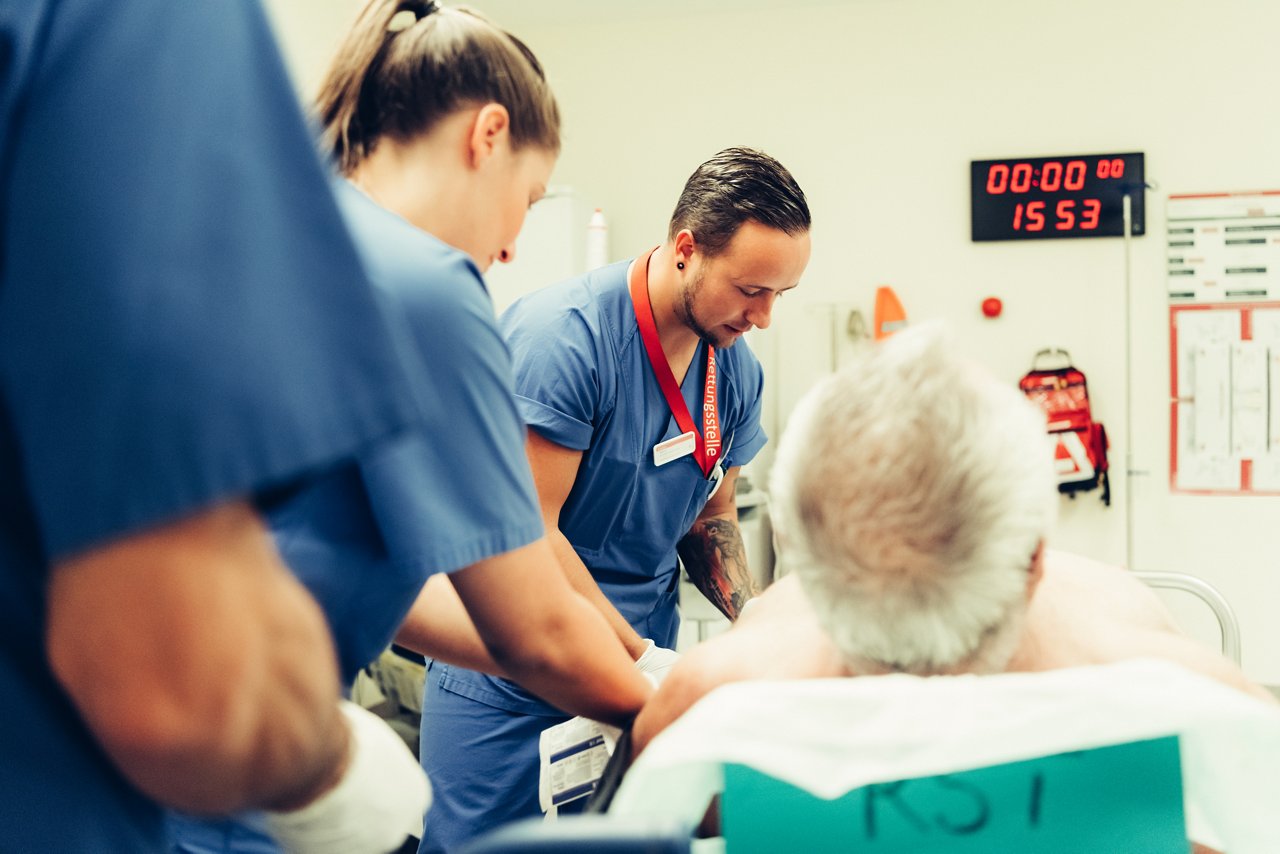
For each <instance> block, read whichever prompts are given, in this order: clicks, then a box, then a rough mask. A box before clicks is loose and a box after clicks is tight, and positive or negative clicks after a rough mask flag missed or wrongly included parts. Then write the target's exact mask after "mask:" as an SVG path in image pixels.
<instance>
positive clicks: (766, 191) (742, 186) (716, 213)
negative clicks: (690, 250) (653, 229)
mask: <svg viewBox="0 0 1280 854" xmlns="http://www.w3.org/2000/svg"><path fill="white" fill-rule="evenodd" d="M747 220H754V221H756V222H758V223H760V224H761V225H765V226H768V227H770V228H776V229H778V230H780V231H784V232H786V233H787V234H789V235H791V236H793V237H794V236H795V235H797V234H803V233H804V232H806V231H808V230H809V204H808V202H806V201H805V198H804V191H803V190H801V189H800V185H799V184H797V183H796V179H795V178H793V177H791V173H790V172H788V171H787V170H786V168H785V167H784V166H783V165H782V164H781V163H779V162H778V161H776V160H774V159H773V158H772V157H770V156H769V155H767V154H765V153H763V152H761V151H755V150H754V149H750V148H726V149H725V150H724V151H721V152H720V153H719V154H717V155H715V156H714V157H712V158H711V159H710V160H708V161H707V162H706V163H703V164H702V165H701V166H699V167H698V168H697V169H695V170H694V172H693V174H692V175H690V176H689V180H688V181H686V182H685V184H684V190H683V191H682V192H681V193H680V200H679V201H678V202H676V209H675V212H674V213H673V214H671V226H670V228H669V229H668V231H667V239H668V240H671V239H674V238H675V236H676V235H677V234H679V233H680V231H681V230H682V229H686V228H687V229H689V231H691V232H693V237H694V240H696V241H697V244H698V248H699V249H700V250H701V251H702V252H704V253H705V254H707V255H709V256H715V255H719V254H720V253H721V252H723V251H724V248H725V247H726V246H728V245H729V241H730V240H732V239H733V236H734V235H735V234H737V233H738V229H739V228H740V227H741V226H742V224H743V223H744V222H746V221H747Z"/></svg>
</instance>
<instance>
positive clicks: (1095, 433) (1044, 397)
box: [1018, 349, 1111, 507]
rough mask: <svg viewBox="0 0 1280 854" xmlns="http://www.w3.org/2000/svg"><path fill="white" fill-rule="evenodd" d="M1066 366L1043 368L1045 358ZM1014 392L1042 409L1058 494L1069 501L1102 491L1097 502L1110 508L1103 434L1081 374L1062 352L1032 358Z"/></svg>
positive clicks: (1068, 356) (1052, 351)
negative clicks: (1079, 494)
mask: <svg viewBox="0 0 1280 854" xmlns="http://www.w3.org/2000/svg"><path fill="white" fill-rule="evenodd" d="M1052 357H1057V361H1059V362H1064V363H1065V365H1063V366H1062V367H1057V368H1045V367H1043V365H1042V363H1043V362H1045V361H1048V360H1049V358H1052ZM1018 387H1019V388H1021V389H1022V393H1023V394H1025V395H1026V396H1027V397H1029V398H1030V399H1031V400H1032V402H1034V403H1035V404H1036V405H1037V406H1039V407H1040V408H1041V409H1042V410H1044V414H1045V416H1046V417H1047V419H1048V427H1049V435H1050V436H1053V437H1054V438H1055V439H1057V444H1056V447H1055V450H1054V466H1055V468H1056V469H1057V472H1058V491H1059V492H1065V493H1067V494H1068V495H1070V496H1071V497H1072V498H1075V494H1076V493H1077V492H1080V491H1082V490H1087V489H1097V488H1098V487H1101V488H1102V503H1103V504H1105V505H1107V506H1108V507H1110V506H1111V482H1110V481H1109V480H1108V479H1107V431H1106V429H1105V428H1104V427H1103V426H1102V425H1101V424H1099V423H1098V422H1097V421H1094V420H1093V415H1092V413H1091V412H1090V409H1089V389H1088V385H1087V384H1086V383H1085V378H1084V374H1083V373H1081V372H1080V371H1079V370H1077V369H1076V368H1075V367H1073V366H1072V364H1071V355H1070V354H1069V353H1068V352H1067V351H1066V350H1056V349H1047V350H1041V351H1040V352H1038V353H1036V355H1035V357H1034V358H1033V359H1032V360H1031V370H1030V371H1028V372H1027V375H1026V376H1024V377H1023V378H1022V379H1021V380H1020V381H1019V382H1018Z"/></svg>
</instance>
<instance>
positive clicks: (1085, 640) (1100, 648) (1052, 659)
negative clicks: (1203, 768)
mask: <svg viewBox="0 0 1280 854" xmlns="http://www.w3.org/2000/svg"><path fill="white" fill-rule="evenodd" d="M1025 638H1026V642H1025V643H1024V644H1023V646H1022V647H1021V648H1020V649H1019V652H1018V655H1017V657H1015V663H1014V668H1013V669H1021V670H1050V669H1054V668H1058V667H1074V666H1082V665H1089V664H1105V663H1110V662H1114V661H1122V660H1126V659H1133V658H1160V659H1164V660H1166V661H1172V662H1175V663H1177V664H1180V665H1182V666H1183V667H1186V668H1187V669H1188V670H1192V671H1195V672H1197V673H1200V674H1202V675H1205V676H1209V677H1211V678H1213V679H1216V680H1218V681H1220V682H1222V683H1224V684H1226V685H1229V686H1231V687H1233V688H1236V689H1238V690H1240V691H1243V692H1245V693H1247V694H1250V695H1252V696H1255V697H1257V698H1259V699H1262V700H1266V701H1268V702H1274V698H1273V697H1272V696H1271V694H1270V693H1269V692H1268V691H1267V690H1266V689H1264V688H1262V687H1261V686H1259V685H1257V684H1256V683H1254V682H1252V681H1251V680H1250V679H1249V678H1248V677H1246V676H1245V675H1244V673H1243V672H1242V671H1241V670H1240V668H1239V667H1237V666H1236V665H1235V664H1234V663H1233V662H1231V661H1228V660H1227V659H1226V658H1224V657H1223V656H1222V655H1220V654H1219V653H1218V652H1217V651H1216V650H1214V649H1210V648H1208V647H1207V646H1205V645H1204V644H1202V643H1200V642H1199V641H1196V640H1194V639H1192V638H1190V637H1188V636H1187V635H1186V634H1184V633H1183V632H1182V631H1181V629H1179V628H1178V626H1177V623H1176V622H1175V621H1174V619H1173V617H1172V616H1171V615H1170V613H1169V611H1168V609H1166V608H1165V607H1164V603H1163V602H1161V600H1160V598H1159V596H1157V595H1156V594H1155V593H1154V592H1153V591H1152V590H1151V588H1149V587H1148V586H1147V585H1146V584H1144V583H1142V581H1140V580H1139V579H1137V578H1135V577H1134V576H1133V575H1132V574H1131V573H1129V572H1128V571H1127V570H1124V569H1121V568H1119V567H1115V566H1109V565H1107V564H1104V563H1099V562H1098V561H1094V560H1090V559H1088V558H1084V557H1081V556H1079V555H1072V554H1068V553H1066V552H1056V551H1051V552H1049V553H1048V554H1047V555H1046V561H1045V574H1044V578H1043V579H1042V580H1041V582H1040V585H1039V586H1038V587H1037V589H1036V591H1035V594H1034V595H1033V596H1032V599H1031V606H1030V608H1029V610H1028V613H1027V629H1026V632H1025Z"/></svg>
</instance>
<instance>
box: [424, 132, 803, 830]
mask: <svg viewBox="0 0 1280 854" xmlns="http://www.w3.org/2000/svg"><path fill="white" fill-rule="evenodd" d="M809 224H810V217H809V209H808V206H807V203H806V201H805V197H804V194H803V192H802V191H801V190H800V187H799V186H798V185H797V184H796V182H795V180H794V178H792V176H791V174H790V173H789V172H788V171H787V170H786V169H785V168H783V166H782V165H781V164H779V163H778V162H777V161H776V160H774V159H773V158H771V157H769V156H768V155H765V154H762V153H760V152H758V151H753V150H750V149H744V148H733V149H728V150H726V151H722V152H720V153H719V154H717V155H716V156H715V157H713V158H712V159H711V160H709V161H707V162H706V163H704V164H702V165H701V166H699V167H698V169H697V170H696V171H695V172H694V174H693V175H692V176H691V177H690V178H689V180H688V182H687V183H686V185H685V188H684V191H683V193H682V194H681V196H680V200H679V202H678V203H677V206H676V210H675V213H674V215H673V216H672V219H671V223H670V226H669V229H668V235H667V240H666V242H664V243H663V244H662V245H661V246H658V247H657V248H656V249H654V250H652V251H646V252H644V253H643V254H641V255H640V256H639V257H638V258H636V259H634V260H633V261H631V262H624V263H619V264H615V265H612V266H609V267H604V268H602V269H599V270H596V271H593V272H590V273H588V274H586V275H585V276H582V277H579V278H577V279H573V280H570V281H568V282H564V283H561V284H559V285H555V286H553V287H550V288H547V289H545V290H543V291H540V292H537V293H535V294H532V295H530V296H527V297H525V298H524V299H522V300H520V301H519V302H517V303H516V304H515V305H513V306H512V307H511V308H510V309H509V310H508V311H507V312H506V314H505V315H504V316H503V318H502V326H503V331H504V334H505V335H506V337H507V341H508V344H509V345H510V347H511V353H512V359H513V361H514V364H515V371H516V394H517V403H518V404H519V407H520V413H521V415H522V416H523V417H524V420H525V421H526V423H527V424H528V425H529V426H530V428H531V430H530V434H529V439H528V443H527V448H526V450H527V452H528V455H529V459H530V462H531V464H532V468H533V475H534V483H535V486H536V487H537V491H538V496H539V501H540V504H541V507H542V513H543V517H544V519H545V520H546V525H547V530H548V532H549V536H550V538H551V540H552V545H553V547H554V548H555V550H556V554H557V557H558V558H559V561H560V563H561V566H562V567H563V569H564V571H565V573H566V574H567V575H568V577H569V579H570V582H571V584H572V585H573V587H574V588H575V589H576V590H578V591H579V592H580V593H582V594H583V595H584V596H586V597H587V598H588V599H590V600H591V601H592V602H594V603H595V604H596V606H597V607H598V608H599V609H600V610H601V612H603V613H604V614H605V615H606V617H607V618H608V619H609V621H610V623H611V625H612V626H613V627H614V630H615V632H616V633H617V634H618V636H619V637H620V638H621V639H622V641H623V644H624V645H625V646H626V647H627V649H628V651H629V652H630V653H631V655H632V657H633V658H635V659H637V664H638V665H639V666H640V667H641V669H642V670H645V669H652V670H660V669H661V668H662V666H663V665H664V664H665V666H669V665H670V663H671V660H672V659H673V658H674V653H672V652H670V647H671V646H673V645H674V643H675V639H676V632H677V629H678V627H679V615H678V613H677V610H676V597H677V587H678V580H679V576H678V565H677V552H678V554H679V557H680V559H681V560H683V562H684V564H685V567H686V568H687V570H688V572H689V575H690V577H691V579H693V581H694V582H695V584H697V585H698V587H699V589H701V590H702V591H703V592H704V594H706V595H707V596H708V598H709V599H711V601H712V602H714V603H715V604H716V605H717V606H718V607H720V609H721V610H722V611H724V613H725V614H726V615H727V616H729V617H730V618H731V619H733V618H736V617H737V614H738V613H739V612H740V610H741V608H742V606H743V604H745V602H746V600H747V599H748V598H750V596H751V595H752V594H753V593H754V592H755V591H754V589H753V587H752V584H751V580H750V574H749V573H748V572H747V567H746V560H745V554H744V549H743V545H742V538H741V533H740V531H739V530H738V524H737V509H736V506H735V503H734V483H735V480H736V478H737V473H738V469H739V467H740V466H742V465H743V464H745V463H747V462H749V461H750V460H751V459H752V457H754V456H755V454H756V453H757V452H758V451H759V450H760V448H761V447H762V446H763V445H764V443H765V441H766V437H765V434H764V431H763V430H762V429H761V427H760V393H761V389H762V386H763V373H762V371H761V368H760V363H759V362H758V361H757V360H756V358H755V357H754V356H753V355H752V353H751V351H750V350H749V349H747V348H746V347H745V346H743V345H740V344H739V343H738V342H739V339H740V338H741V337H742V335H743V334H744V333H745V332H747V331H748V330H750V329H752V328H765V327H767V326H768V325H769V320H770V314H771V311H772V309H773V304H774V302H775V300H777V299H778V297H779V296H780V295H781V294H782V293H784V292H785V291H787V290H790V289H791V288H793V287H795V286H796V285H797V284H798V283H799V280H800V277H801V274H802V273H803V271H804V269H805V267H806V265H807V264H808V261H809ZM565 719H566V718H565V716H564V715H563V714H562V713H560V712H559V711H558V710H556V709H554V708H553V707H551V706H549V705H547V704H546V703H543V702H542V701H540V700H538V699H537V698H535V697H534V696H532V695H531V694H529V693H528V692H526V691H524V690H522V689H520V688H519V687H518V686H516V685H514V684H513V683H511V682H508V681H506V680H502V679H499V678H496V677H492V676H486V675H483V674H481V673H477V672H474V671H470V670H464V669H461V668H458V667H453V666H450V665H446V664H442V663H440V662H435V663H434V664H433V666H432V667H431V668H430V670H429V672H428V675H427V687H426V697H425V704H424V709H423V723H422V750H421V755H422V761H423V766H424V768H426V769H427V772H428V774H429V776H430V777H431V779H432V781H433V783H434V784H435V790H436V802H435V806H434V807H433V809H432V813H431V821H429V822H427V827H426V835H425V836H424V838H423V844H422V847H421V848H420V851H421V852H441V851H451V850H454V849H456V848H457V847H458V846H459V845H461V844H462V843H463V842H465V841H466V840H467V839H469V838H471V837H473V836H476V835H479V834H480V833H483V832H484V831H485V830H487V829H489V828H492V827H494V826H497V825H500V824H503V823H506V822H509V821H512V820H515V819H518V818H521V817H525V816H529V815H535V814H537V812H538V810H539V807H538V795H537V791H538V786H537V784H538V735H539V733H540V732H541V731H542V730H543V729H546V728H547V727H549V726H552V725H554V724H557V723H559V722H561V721H563V720H565Z"/></svg>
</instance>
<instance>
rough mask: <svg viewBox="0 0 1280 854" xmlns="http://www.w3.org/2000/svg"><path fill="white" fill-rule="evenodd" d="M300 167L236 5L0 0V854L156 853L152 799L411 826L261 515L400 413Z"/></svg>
mask: <svg viewBox="0 0 1280 854" xmlns="http://www.w3.org/2000/svg"><path fill="white" fill-rule="evenodd" d="M313 151H314V149H313V148H312V145H311V141H310V139H309V137H308V134H307V130H306V127H305V123H304V121H303V119H302V116H301V114H300V112H299V110H298V107H297V104H296V101H295V99H294V95H293V93H292V91H291V89H290V86H289V84H288V81H287V78H286V76H285V74H284V71H283V68H282V66H281V64H280V61H279V58H278V55H277V53H276V51H275V47H274V45H273V43H272V40H271V36H270V31H269V28H268V26H267V23H266V21H265V19H264V17H263V15H262V12H261V9H260V8H259V7H258V5H257V4H256V3H255V2H249V1H248V0H220V2H179V3H174V2H167V0H164V2H161V0H113V1H112V2H110V3H101V2H93V0H8V2H6V3H4V4H2V5H0V228H2V229H3V236H2V237H0V693H2V694H3V697H4V709H5V712H4V715H3V718H0V756H3V761H0V840H2V841H0V849H3V850H4V851H14V852H37V851H39V852H46V851H66V852H89V851H92V852H95V853H96V852H105V853H106V854H111V852H120V854H139V852H159V851H163V850H165V837H164V834H163V824H162V809H161V807H162V805H167V806H176V807H180V808H185V809H189V810H193V811H201V812H226V811H230V810H234V809H241V808H246V807H257V808H267V809H274V810H292V809H294V808H296V807H301V806H304V805H306V806H309V807H313V806H319V805H321V804H322V802H323V803H331V802H332V801H331V798H332V797H336V796H338V795H339V794H340V793H346V794H347V795H350V794H353V793H354V794H355V796H356V800H357V802H356V803H355V804H354V809H352V810H349V812H350V815H349V817H348V821H349V823H358V824H361V825H365V824H377V823H379V822H384V823H387V824H388V825H390V824H391V821H390V819H405V818H406V817H407V819H411V820H412V821H413V823H415V824H416V823H417V822H418V821H419V820H420V816H421V812H422V809H423V808H424V806H425V792H426V786H425V782H424V781H422V778H421V771H420V770H419V769H418V767H417V764H416V762H414V760H413V757H412V755H411V754H409V752H408V751H407V750H405V749H404V746H403V744H402V743H399V744H397V742H398V740H396V739H395V737H394V735H393V734H392V733H391V732H390V731H389V730H387V729H386V728H385V727H384V726H382V725H381V724H380V723H377V724H376V726H375V727H374V735H375V736H377V738H375V739H374V742H376V744H377V745H380V747H378V749H377V750H375V754H376V755H374V757H373V761H372V767H374V768H376V769H377V773H378V775H379V776H380V778H382V779H384V780H386V779H388V775H390V778H389V782H390V783H392V784H394V785H395V787H396V789H397V790H407V789H411V788H414V787H417V788H418V789H420V790H421V792H422V796H423V797H422V798H420V799H416V800H415V801H414V802H412V803H405V804H402V806H403V807H405V809H403V810H402V812H404V813H406V814H407V815H397V816H392V815H389V814H387V813H383V812H380V810H381V808H382V806H383V805H384V804H383V803H381V802H379V803H368V804H367V805H365V806H364V807H363V808H362V807H361V803H360V802H359V793H360V792H362V791H367V790H369V789H370V788H371V787H366V786H363V785H357V786H354V787H353V786H349V785H346V784H347V783H348V781H350V780H351V775H352V774H354V773H356V771H357V770H359V769H364V770H362V771H361V773H362V774H365V775H368V773H369V767H370V763H369V762H368V761H366V760H368V759H369V758H370V754H369V753H368V751H367V747H368V743H366V741H365V740H364V736H365V735H367V734H368V732H369V730H368V727H367V724H368V722H367V721H366V722H365V724H359V725H358V724H356V723H353V721H355V720H356V718H354V717H350V716H349V714H348V713H344V712H341V711H340V710H339V703H338V695H339V680H338V671H337V662H336V660H335V656H334V652H333V646H332V641H331V638H330V635H329V632H328V629H327V627H326V625H325V621H324V617H323V615H322V613H321V611H320V609H319V608H318V607H317V605H316V603H315V601H314V600H313V599H312V597H311V596H310V595H309V594H308V593H307V591H306V590H305V589H304V588H303V587H302V586H301V585H300V584H299V583H298V582H297V581H296V580H295V579H294V577H293V575H292V574H291V573H290V572H289V571H288V570H287V569H286V567H285V566H284V564H283V563H282V562H281V560H280V559H279V556H278V555H277V554H276V552H275V551H274V549H273V548H272V545H271V540H270V537H269V535H268V533H267V530H266V528H265V526H264V525H263V523H262V522H261V520H260V518H259V515H258V512H257V510H256V508H255V502H256V501H257V500H258V499H259V498H261V497H262V496H264V495H266V494H268V493H272V492H274V491H275V490H277V489H278V488H281V487H285V486H289V485H291V484H294V483H296V482H297V481H298V480H299V479H300V478H305V477H307V476H309V475H310V473H312V472H315V471H318V470H320V469H327V468H329V467H331V466H333V465H335V464H336V463H339V462H341V461H342V460H344V459H348V458H350V457H351V455H352V454H353V453H354V452H356V451H357V450H359V449H368V448H372V447H377V446H378V445H379V444H381V443H383V442H384V441H387V440H389V439H391V438H393V437H394V436H396V435H397V434H399V433H400V432H402V431H403V430H405V429H407V428H409V427H412V426H413V424H414V423H415V422H416V420H417V418H418V414H417V408H418V407H417V405H416V403H415V402H414V400H413V396H412V393H411V390H410V389H409V388H408V382H407V380H406V378H405V377H404V376H403V374H402V370H401V366H400V361H399V357H398V354H396V353H395V352H393V348H392V347H391V346H390V344H389V335H388V332H387V327H386V319H385V317H384V315H383V314H382V312H381V310H380V308H379V307H378V305H377V304H376V303H375V302H374V298H373V295H372V292H371V291H370V289H369V288H368V286H367V284H366V283H365V280H364V277H363V271H362V268H361V265H360V262H359V259H358V257H357V255H356V253H355V250H354V248H353V247H352V245H351V243H350V240H349V238H348V236H347V233H346V231H345V229H344V227H343V225H342V222H341V219H340V218H339V215H338V211H337V209H336V206H335V205H334V202H333V197H332V195H331V193H330V190H329V188H328V186H327V185H326V182H325V177H324V174H323V171H322V169H321V167H320V164H319V163H318V161H317V158H316V157H315V155H314V153H313ZM378 726H382V731H381V734H380V735H379V734H378V732H377V727H378ZM384 736H385V738H383V737H384ZM379 738H381V739H382V740H380V741H379V740H378V739H379ZM396 749H398V750H399V751H400V753H401V754H403V755H402V756H399V755H396V754H395V750H396ZM379 751H380V752H379ZM404 767H407V769H408V771H409V772H410V776H408V777H406V776H405V774H404V773H403V770H402V769H403V768H404ZM365 779H366V781H367V780H368V779H369V778H368V777H367V776H366V777H365ZM347 806H348V807H352V806H353V804H352V803H350V802H348V804H347ZM332 817H333V816H332V814H330V818H332ZM312 818H313V819H314V818H321V819H323V817H317V816H315V815H314V814H313V815H312ZM371 818H372V819H373V821H371ZM321 823H323V820H322V821H321ZM402 824H403V822H402ZM341 829H342V828H340V827H334V826H332V825H329V826H328V827H327V830H329V831H335V830H341ZM394 837H395V834H392V837H388V839H385V840H383V841H382V842H381V843H378V842H369V844H353V845H352V846H351V847H348V848H347V849H346V850H348V851H357V850H377V849H379V848H381V849H383V850H385V849H386V848H387V847H394V846H395V845H396V844H399V842H398V841H394V842H391V843H390V845H388V844H387V842H388V841H389V840H390V839H391V838H394ZM403 838H404V835H403V834H399V836H398V839H399V840H402V839H403Z"/></svg>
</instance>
